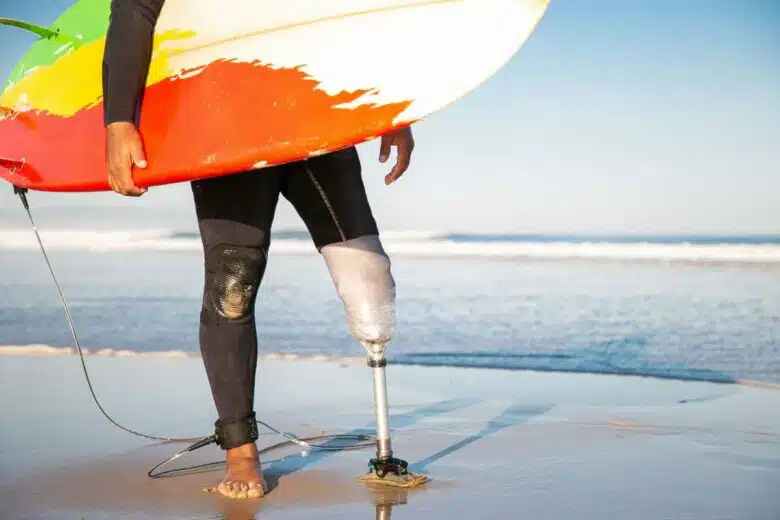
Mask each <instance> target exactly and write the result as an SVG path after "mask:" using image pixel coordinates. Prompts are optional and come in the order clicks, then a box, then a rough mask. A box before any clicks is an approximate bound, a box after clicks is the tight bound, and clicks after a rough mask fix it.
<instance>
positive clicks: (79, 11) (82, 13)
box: [8, 0, 111, 83]
mask: <svg viewBox="0 0 780 520" xmlns="http://www.w3.org/2000/svg"><path fill="white" fill-rule="evenodd" d="M110 13H111V0H76V2H74V3H73V5H71V6H70V7H69V8H68V9H66V10H65V11H64V12H63V13H62V14H61V15H60V16H59V17H58V18H57V19H56V20H54V23H52V24H51V25H50V26H48V27H45V28H44V29H46V30H50V31H54V32H59V34H61V35H63V36H64V38H52V39H46V38H45V37H44V38H43V39H41V40H38V41H36V42H35V43H33V44H32V45H31V46H30V48H29V49H28V50H27V52H26V53H25V54H24V56H22V59H21V60H19V63H17V64H16V66H15V67H14V69H13V70H12V71H11V75H10V76H9V77H8V83H14V82H16V81H17V80H19V79H20V78H22V77H24V76H25V75H26V74H27V72H28V71H30V70H31V69H34V68H37V67H45V66H47V65H51V64H52V63H54V62H55V61H56V60H57V59H59V58H60V57H61V56H62V55H63V54H65V53H66V52H69V51H70V50H72V49H76V48H78V47H80V46H82V45H84V44H86V43H90V42H93V41H95V40H97V39H98V38H103V37H105V35H106V32H107V31H108V21H109V20H108V18H109V14H110ZM29 25H30V26H31V27H40V26H36V25H35V24H29ZM17 27H18V25H17ZM21 28H23V29H26V27H21ZM32 32H36V31H32ZM36 34H38V33H37V32H36Z"/></svg>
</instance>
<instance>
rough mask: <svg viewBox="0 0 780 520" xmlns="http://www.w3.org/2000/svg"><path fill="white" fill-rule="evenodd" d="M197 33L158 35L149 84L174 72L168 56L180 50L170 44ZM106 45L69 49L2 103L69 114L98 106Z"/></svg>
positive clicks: (101, 41) (16, 85)
mask: <svg viewBox="0 0 780 520" xmlns="http://www.w3.org/2000/svg"><path fill="white" fill-rule="evenodd" d="M194 35H195V33H194V32H184V31H179V30H171V31H166V32H164V33H161V34H158V35H155V40H154V47H153V50H152V53H153V55H152V60H151V63H150V64H149V75H148V78H147V81H146V84H147V86H148V85H153V84H155V83H158V82H160V81H162V80H164V79H167V78H169V77H170V76H171V75H172V70H171V68H170V66H169V64H168V58H169V56H170V55H171V54H175V53H176V52H177V50H178V49H175V48H172V47H170V46H168V45H166V44H169V43H170V42H172V41H176V40H182V39H185V38H190V37H192V36H194ZM105 44H106V40H105V37H104V38H100V39H97V40H95V41H93V42H90V43H88V44H85V45H83V46H81V47H79V48H77V49H73V50H70V51H68V52H66V53H65V54H63V56H62V57H60V58H59V59H58V60H56V61H55V62H54V63H52V64H51V65H47V66H45V67H40V68H37V69H34V70H32V71H31V72H30V73H29V74H28V75H27V76H25V77H24V78H22V79H20V80H19V81H17V82H16V83H14V84H12V85H10V86H9V87H8V88H7V89H6V90H5V92H3V93H2V94H1V95H0V106H5V107H9V108H13V109H14V110H16V111H20V112H22V111H27V110H33V111H41V112H47V113H50V114H52V115H57V116H62V117H69V116H72V115H74V114H76V113H77V112H79V111H81V110H83V109H88V108H92V107H94V106H96V105H98V104H99V103H100V102H101V101H102V97H103V88H102V86H103V84H102V74H103V51H104V49H105Z"/></svg>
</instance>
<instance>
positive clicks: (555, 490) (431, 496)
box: [0, 354, 780, 520]
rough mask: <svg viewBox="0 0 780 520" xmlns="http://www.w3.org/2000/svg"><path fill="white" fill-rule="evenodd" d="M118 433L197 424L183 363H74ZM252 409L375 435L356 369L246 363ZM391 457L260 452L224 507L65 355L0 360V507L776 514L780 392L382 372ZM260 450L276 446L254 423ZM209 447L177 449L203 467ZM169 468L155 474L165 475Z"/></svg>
mask: <svg viewBox="0 0 780 520" xmlns="http://www.w3.org/2000/svg"><path fill="white" fill-rule="evenodd" d="M87 366H88V368H89V369H90V373H91V375H92V376H93V383H94V388H95V391H96V392H97V394H98V397H99V398H100V400H101V404H103V406H104V407H105V409H106V410H107V411H108V413H109V414H110V415H112V416H113V417H114V418H115V419H116V420H118V421H119V422H120V423H122V424H123V425H125V426H127V427H129V428H132V429H135V430H139V431H142V432H144V433H150V434H155V435H164V436H177V437H178V436H183V437H200V436H204V435H208V434H210V433H212V431H211V430H212V428H213V421H214V416H213V415H214V412H213V405H212V402H211V397H210V395H209V393H208V385H207V382H206V378H205V374H204V373H203V369H202V365H201V362H200V359H198V358H194V359H187V358H174V359H164V358H163V359H159V358H145V357H138V358H121V357H99V356H94V357H88V358H87ZM257 379H258V381H257V399H256V401H257V405H256V409H257V412H258V416H259V418H260V419H261V420H263V421H266V422H268V423H269V424H271V425H272V426H274V427H276V428H279V429H281V430H283V431H288V432H291V433H294V434H295V435H298V436H307V435H316V434H320V433H323V432H327V433H329V434H332V433H367V434H371V433H373V427H374V418H373V410H372V397H371V386H370V385H371V377H370V372H369V370H368V369H367V368H365V366H363V365H361V364H356V363H338V362H332V361H329V362H324V361H320V362H318V361H285V360H262V361H261V362H260V366H259V368H258V377H257ZM388 384H389V396H390V401H391V423H392V427H393V430H394V431H393V435H394V437H393V441H394V448H395V450H396V455H397V456H399V457H402V458H405V459H407V460H408V461H409V463H410V468H411V469H412V470H414V471H418V472H422V473H426V474H428V475H430V476H431V478H432V480H431V482H429V483H428V484H426V485H425V486H424V487H422V488H418V489H413V490H406V491H404V490H398V489H387V490H379V491H377V490H372V489H369V488H367V487H365V486H364V485H362V484H359V483H357V482H355V478H356V477H358V476H360V475H361V474H362V473H364V472H365V471H366V469H367V467H366V464H367V462H368V459H369V458H370V457H371V456H373V449H371V448H366V449H362V450H358V451H341V452H323V451H318V450H314V451H312V452H311V453H308V454H307V453H302V451H301V448H300V447H297V446H293V447H289V446H288V447H283V448H281V449H276V450H273V451H270V452H268V453H265V454H264V456H263V461H264V467H265V475H266V479H267V480H268V483H269V485H270V487H271V490H270V493H269V494H268V495H267V496H266V497H265V498H264V499H262V500H259V501H251V502H247V501H237V500H230V499H226V498H222V497H220V496H219V495H217V494H216V493H206V492H204V491H203V490H202V489H203V488H207V487H212V486H215V485H216V484H217V483H218V482H219V480H220V479H221V478H222V471H223V469H224V467H223V466H222V465H221V464H219V463H218V464H216V465H214V466H211V467H207V468H206V469H202V470H198V471H196V472H190V473H187V474H184V475H176V476H172V477H167V478H160V479H150V478H148V477H147V475H146V473H147V471H148V470H149V469H151V467H152V466H154V465H155V464H157V463H158V462H161V461H162V460H164V459H165V458H167V457H169V456H171V455H173V454H174V453H175V452H176V451H178V450H181V449H183V448H184V447H185V446H186V445H187V443H161V442H157V441H150V440H146V439H140V438H138V437H135V436H133V435H130V434H129V433H127V432H124V431H122V430H120V429H118V428H117V427H115V426H113V425H112V424H110V423H109V422H108V421H107V420H106V419H105V418H104V417H103V416H102V415H101V414H100V412H99V410H98V409H97V408H96V407H95V405H94V403H93V402H92V401H91V397H90V395H89V390H88V388H87V385H86V382H85V380H84V378H83V374H82V372H81V365H80V362H79V359H78V357H75V356H71V355H65V356H23V355H14V354H9V355H3V356H0V407H2V410H3V415H4V418H3V421H2V427H1V429H0V433H1V434H2V435H0V439H1V440H0V469H2V475H3V478H2V481H1V482H0V518H2V519H4V520H21V519H47V520H48V519H52V520H54V519H62V520H70V519H109V518H112V519H113V518H122V519H149V520H151V519H163V518H165V519H226V520H247V519H250V518H263V519H266V518H271V519H275V518H279V519H285V518H317V519H330V518H334V519H335V518H339V519H352V518H354V519H368V518H372V519H373V518H394V519H406V518H408V519H411V518H415V519H419V518H425V519H431V520H437V519H453V518H455V519H457V518H477V519H482V518H485V519H488V518H501V519H515V518H534V519H563V518H577V519H599V520H602V519H605V518H625V519H629V518H630V519H632V520H641V519H648V520H649V519H661V518H663V519H667V518H693V519H699V518H701V519H714V518H718V519H731V518H734V519H741V520H748V519H751V520H752V519H756V520H758V519H761V520H777V519H778V518H780V494H778V492H777V490H778V489H780V412H778V410H780V391H777V390H774V389H771V388H758V387H751V386H746V385H736V384H732V385H728V384H710V383H697V382H679V381H670V380H657V379H649V378H638V377H616V376H597V375H586V374H557V373H535V372H510V371H499V370H476V369H452V368H422V367H405V366H404V367H398V366H392V365H391V366H390V367H388ZM261 431H262V435H261V438H260V441H259V445H260V447H261V448H262V447H264V446H270V445H273V444H277V443H279V442H281V441H283V440H284V439H282V438H281V437H279V436H278V435H276V434H273V433H270V432H268V430H264V429H261ZM220 457H221V452H220V451H219V450H218V448H216V447H215V446H214V445H211V446H208V447H206V448H203V449H200V450H197V451H196V452H193V453H190V454H187V455H185V456H183V457H181V458H179V459H177V460H176V461H175V462H174V463H173V464H171V465H170V467H172V468H181V467H184V466H190V465H193V464H203V463H208V462H211V461H217V462H218V461H219V460H220ZM163 469H168V467H166V468H163Z"/></svg>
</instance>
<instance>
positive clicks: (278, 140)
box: [0, 0, 547, 192]
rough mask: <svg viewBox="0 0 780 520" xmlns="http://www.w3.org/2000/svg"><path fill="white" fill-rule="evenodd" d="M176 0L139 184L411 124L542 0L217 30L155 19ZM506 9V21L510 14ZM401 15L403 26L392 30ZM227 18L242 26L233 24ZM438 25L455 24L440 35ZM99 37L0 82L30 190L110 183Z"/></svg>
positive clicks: (340, 144)
mask: <svg viewBox="0 0 780 520" xmlns="http://www.w3.org/2000/svg"><path fill="white" fill-rule="evenodd" d="M90 1H92V2H95V1H98V0H90ZM105 1H108V0H105ZM183 1H184V0H168V3H167V4H166V5H167V6H169V7H166V8H165V9H167V11H165V10H164V13H163V16H161V20H160V23H159V24H158V27H159V28H158V32H157V33H156V40H157V43H156V45H157V47H156V50H155V55H154V58H153V62H152V68H151V71H150V79H149V81H148V82H147V89H146V93H145V95H144V102H143V107H142V111H141V119H140V131H141V133H142V136H143V138H144V143H145V151H146V154H147V158H148V162H149V166H148V167H147V168H145V169H136V170H134V180H135V182H136V183H137V184H138V185H140V186H145V187H149V186H156V185H163V184H170V183H176V182H186V181H190V180H195V179H202V178H208V177H213V176H218V175H225V174H229V173H233V172H243V171H247V170H252V169H262V168H266V167H270V166H273V165H276V164H282V163H286V162H291V161H296V160H300V159H306V158H307V157H311V156H313V155H319V154H322V153H328V152H331V151H335V150H338V149H341V148H344V147H348V146H352V145H356V144H359V143H362V142H365V141H368V140H371V139H374V138H376V137H378V136H380V135H383V134H385V133H387V132H390V131H392V130H394V129H397V128H399V127H402V126H406V125H409V124H412V123H414V122H416V121H418V120H420V119H422V118H424V117H426V116H428V115H430V114H431V113H433V112H435V111H437V110H440V109H441V108H443V107H444V106H447V105H449V104H451V103H453V102H454V101H456V100H457V99H459V98H461V97H462V96H464V95H465V94H467V93H468V92H470V91H471V90H473V89H474V88H476V87H477V86H478V85H479V84H481V83H482V82H484V81H486V80H487V79H488V78H490V77H491V76H492V75H493V74H495V72H496V71H497V70H499V69H500V68H501V67H502V66H504V65H505V64H506V62H507V61H508V60H509V59H511V57H512V56H513V55H514V53H516V52H517V50H518V49H519V47H520V46H521V45H522V44H523V43H524V41H525V40H526V39H527V38H528V36H529V35H530V34H531V33H532V31H533V30H534V28H535V26H536V24H537V23H538V21H539V19H540V18H541V16H542V14H543V13H544V10H545V8H546V4H547V1H546V0H544V1H540V0H465V1H461V2H454V1H444V0H439V1H433V2H418V3H417V4H418V5H416V7H415V6H413V7H414V8H412V7H409V5H401V6H400V7H398V8H397V9H395V10H393V9H390V8H388V7H387V5H389V6H390V7H392V5H393V4H400V2H398V0H370V1H369V0H366V2H367V4H366V5H368V4H371V3H374V4H377V5H379V4H382V3H384V4H387V5H386V6H385V8H382V9H378V10H376V11H375V12H363V13H358V14H353V15H350V16H341V15H340V16H331V17H330V18H328V17H323V18H322V20H320V22H319V23H314V22H310V23H306V24H288V25H287V26H284V27H282V26H280V24H277V26H276V27H271V28H270V29H267V30H263V31H257V32H256V33H250V34H247V33H243V35H241V37H230V38H221V39H220V37H221V36H223V35H220V34H217V33H211V34H210V33H208V31H205V30H204V31H200V32H198V31H187V30H185V29H184V28H183V27H178V28H177V27H166V24H170V23H171V20H175V19H176V17H175V16H174V15H175V14H176V13H174V12H173V11H172V9H174V8H178V9H182V8H183V6H185V4H183V3H182V2H183ZM188 1H189V2H193V1H194V0H188ZM225 1H228V2H230V1H232V2H238V3H241V2H244V1H245V0H225ZM259 1H260V3H264V2H265V3H269V2H270V0H259ZM299 1H301V3H302V4H303V3H307V2H308V0H299ZM177 2H178V3H177ZM344 2H346V0H344ZM344 2H342V3H344ZM223 3H224V2H223ZM339 3H340V2H334V3H333V4H329V5H336V4H339ZM205 5H207V4H206V3H203V2H197V1H195V2H194V3H189V4H187V6H189V7H192V6H196V7H198V6H200V7H201V8H202V7H203V6H205ZM208 5H213V4H208ZM270 5H271V4H270V3H269V6H270ZM315 5H316V6H317V8H319V9H323V8H324V7H323V6H324V4H319V3H317V4H315V3H311V6H315ZM344 5H347V3H344ZM171 6H172V7H171ZM288 7H289V6H288ZM312 8H313V7H312ZM267 10H268V11H269V12H271V11H273V10H272V9H271V8H270V7H268V8H267ZM191 11H192V12H194V13H195V14H192V15H191V16H193V17H196V16H202V17H203V18H204V20H205V19H206V18H207V15H208V13H206V12H198V9H191ZM201 11H202V9H201ZM290 13H293V10H292V8H291V7H290ZM276 14H277V15H279V16H280V17H281V15H280V14H279V12H277V13H276ZM293 14H295V13H293ZM465 15H469V17H468V18H466V16H465ZM291 16H292V15H291ZM510 16H512V17H514V23H512V24H507V23H506V20H507V19H508V17H510ZM434 20H436V21H437V22H438V23H439V24H441V25H439V26H438V27H439V29H438V30H435V29H433V28H432V27H433V26H432V25H431V23H432V21H434ZM498 21H503V26H504V28H503V29H500V30H499V28H500V27H501V26H500V25H497V22H498ZM191 23H192V25H197V23H201V24H202V23H204V22H203V21H200V22H197V23H196V22H194V21H193V22H191ZM184 27H186V26H184ZM398 27H403V28H404V31H403V35H402V36H403V38H402V39H397V38H398V36H399V35H398V31H397V28H398ZM218 30H222V31H225V30H226V29H224V28H221V29H218ZM232 30H233V33H234V34H241V33H239V28H238V27H237V26H236V28H234V29H232ZM445 35H449V36H457V38H454V37H453V39H452V40H451V42H447V44H446V45H445V46H442V43H443V42H442V40H441V38H442V37H444V36H445ZM394 36H395V38H396V39H397V40H392V38H393V37H394ZM307 38H308V40H307ZM431 38H433V39H434V40H436V41H434V42H431V41H429V40H430V39H431ZM306 42H309V43H306ZM103 45H104V42H103V41H102V40H100V39H98V40H96V41H94V42H84V43H82V44H81V46H80V47H78V48H74V49H73V50H71V51H70V52H66V53H64V55H63V56H62V57H60V58H58V59H56V60H54V61H52V62H51V63H49V64H47V65H46V66H42V67H38V68H36V69H34V70H33V71H32V72H30V73H29V74H27V75H26V76H24V77H22V78H21V79H19V80H18V81H16V82H15V83H14V84H12V85H11V86H10V87H9V88H8V89H6V91H5V92H3V94H2V95H0V105H2V106H5V107H7V109H8V110H6V111H3V112H0V143H3V144H2V145H0V156H4V157H8V158H10V159H12V160H16V161H21V162H23V163H24V166H23V167H21V168H15V169H13V171H11V169H8V168H3V167H2V165H0V177H2V178H4V179H5V180H7V181H9V182H11V183H13V184H15V185H17V186H19V187H23V188H28V189H34V190H44V191H70V192H76V191H104V190H108V189H110V188H109V186H108V182H107V177H106V172H105V155H104V154H105V151H104V150H105V137H104V132H105V131H104V128H103V119H102V118H103V105H102V99H101V96H100V95H101V90H100V88H101V83H100V72H101V68H100V66H101V60H102V47H103ZM6 143H11V144H10V146H8V145H6Z"/></svg>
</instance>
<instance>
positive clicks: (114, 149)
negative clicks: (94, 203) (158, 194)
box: [106, 122, 146, 197]
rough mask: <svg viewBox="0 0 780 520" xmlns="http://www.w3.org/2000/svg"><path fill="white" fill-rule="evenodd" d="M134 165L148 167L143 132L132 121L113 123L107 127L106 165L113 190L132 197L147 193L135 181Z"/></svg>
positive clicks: (109, 182)
mask: <svg viewBox="0 0 780 520" xmlns="http://www.w3.org/2000/svg"><path fill="white" fill-rule="evenodd" d="M134 165H135V166H136V167H138V168H146V156H145V154H144V143H143V141H142V139H141V134H140V133H139V132H138V129H137V128H136V127H135V125H134V124H132V123H124V122H122V123H111V124H110V125H108V126H107V127H106V167H107V169H108V184H109V186H111V189H112V190H113V191H115V192H117V193H119V194H121V195H128V196H130V197H140V196H141V195H143V194H144V193H146V188H139V187H138V186H136V185H135V183H134V182H133V175H132V168H133V166H134Z"/></svg>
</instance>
